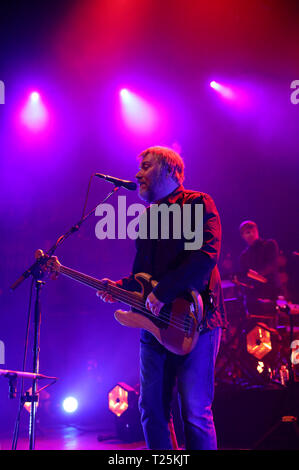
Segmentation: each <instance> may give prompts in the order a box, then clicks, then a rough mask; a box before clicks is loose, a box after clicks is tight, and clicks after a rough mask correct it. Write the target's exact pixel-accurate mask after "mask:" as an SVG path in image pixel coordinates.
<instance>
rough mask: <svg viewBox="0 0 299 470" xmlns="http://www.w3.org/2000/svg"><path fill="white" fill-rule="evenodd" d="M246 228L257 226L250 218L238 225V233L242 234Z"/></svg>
mask: <svg viewBox="0 0 299 470" xmlns="http://www.w3.org/2000/svg"><path fill="white" fill-rule="evenodd" d="M248 228H257V225H256V223H255V222H253V221H252V220H245V221H244V222H242V223H241V225H240V227H239V230H240V234H241V235H242V233H243V232H244V231H245V230H246V229H248Z"/></svg>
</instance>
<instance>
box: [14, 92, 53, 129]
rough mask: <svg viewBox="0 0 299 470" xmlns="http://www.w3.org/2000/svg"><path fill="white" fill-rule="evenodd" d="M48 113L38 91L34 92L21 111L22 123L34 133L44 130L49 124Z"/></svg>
mask: <svg viewBox="0 0 299 470" xmlns="http://www.w3.org/2000/svg"><path fill="white" fill-rule="evenodd" d="M48 117H49V116H48V111H47V109H46V107H45V105H44V103H43V102H42V99H41V96H40V94H39V92H38V91H32V92H31V93H30V95H29V97H28V99H27V101H26V103H25V105H24V107H23V109H22V110H21V115H20V118H21V122H22V124H23V125H25V126H26V127H27V128H28V129H30V130H32V131H39V130H42V129H43V128H44V127H45V126H46V124H47V122H48Z"/></svg>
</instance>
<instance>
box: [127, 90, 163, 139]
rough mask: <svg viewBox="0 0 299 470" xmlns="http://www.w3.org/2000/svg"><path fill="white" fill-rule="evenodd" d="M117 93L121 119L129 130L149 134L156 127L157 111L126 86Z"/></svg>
mask: <svg viewBox="0 0 299 470" xmlns="http://www.w3.org/2000/svg"><path fill="white" fill-rule="evenodd" d="M119 94H120V104H121V114H122V119H123V122H124V123H125V124H126V126H127V127H129V128H130V130H132V131H134V132H137V133H140V134H149V133H151V132H153V131H155V130H156V129H157V126H158V122H159V119H158V113H157V111H156V109H155V108H154V107H153V106H152V105H151V104H150V103H149V102H148V101H147V100H145V99H144V98H142V97H141V96H140V95H137V94H136V93H133V92H132V91H130V90H128V89H127V88H122V89H121V90H120V93H119Z"/></svg>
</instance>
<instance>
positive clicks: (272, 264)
mask: <svg viewBox="0 0 299 470" xmlns="http://www.w3.org/2000/svg"><path fill="white" fill-rule="evenodd" d="M239 230H240V235H241V237H242V238H243V240H244V241H245V242H246V244H247V247H246V248H245V250H244V251H243V252H242V253H241V256H240V268H241V273H242V277H243V279H245V278H247V281H248V280H250V281H251V282H250V283H251V285H252V288H251V289H248V293H247V306H248V311H249V313H251V312H250V310H251V309H253V310H254V311H255V312H256V311H257V308H258V306H259V305H261V302H260V301H258V299H263V300H272V301H275V300H276V299H277V297H278V295H280V294H281V284H280V279H279V273H278V257H279V248H278V244H277V242H276V241H275V240H272V239H269V240H264V239H263V238H261V237H260V235H259V230H258V227H257V224H256V223H255V222H253V221H252V220H245V221H244V222H242V223H241V225H240V227H239ZM252 279H255V280H254V281H252Z"/></svg>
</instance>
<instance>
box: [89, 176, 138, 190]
mask: <svg viewBox="0 0 299 470" xmlns="http://www.w3.org/2000/svg"><path fill="white" fill-rule="evenodd" d="M95 176H97V177H98V178H103V179H104V180H106V181H109V182H110V183H113V184H115V186H122V187H123V188H126V189H128V190H129V191H135V189H137V184H136V183H134V182H133V181H127V180H121V179H119V178H115V177H114V176H109V175H103V174H102V173H95Z"/></svg>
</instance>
